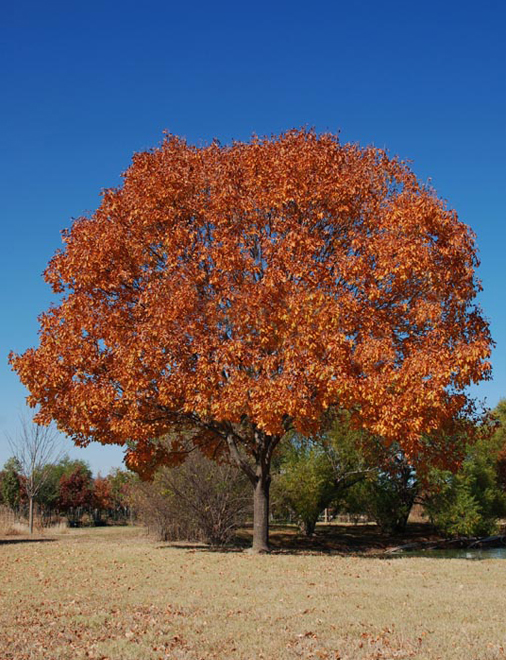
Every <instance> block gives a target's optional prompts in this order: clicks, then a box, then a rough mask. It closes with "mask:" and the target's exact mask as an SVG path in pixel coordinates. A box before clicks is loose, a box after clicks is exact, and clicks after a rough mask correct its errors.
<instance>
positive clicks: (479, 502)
mask: <svg viewBox="0 0 506 660" xmlns="http://www.w3.org/2000/svg"><path fill="white" fill-rule="evenodd" d="M425 508H426V510H427V513H428V515H429V518H430V520H431V522H432V523H433V524H434V525H435V526H436V527H437V528H438V529H439V530H440V531H442V532H443V533H444V534H447V535H448V536H488V535H489V534H493V533H494V532H495V531H497V528H498V521H499V518H500V517H501V516H504V515H505V514H506V493H505V491H504V490H503V488H502V487H501V483H500V474H499V473H498V448H497V438H496V437H492V438H489V439H484V440H482V441H480V442H478V443H477V444H476V445H474V446H472V447H470V448H468V453H467V457H466V459H465V461H464V463H463V464H462V467H461V468H460V470H459V471H458V472H457V473H451V472H448V471H443V470H434V471H433V472H432V474H431V475H430V480H429V484H428V493H427V495H426V501H425Z"/></svg>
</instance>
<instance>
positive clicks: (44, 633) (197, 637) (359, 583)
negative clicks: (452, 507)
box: [0, 528, 506, 660]
mask: <svg viewBox="0 0 506 660" xmlns="http://www.w3.org/2000/svg"><path fill="white" fill-rule="evenodd" d="M0 577H1V580H0V608H1V609H0V660H25V659H26V660H28V659H30V660H32V659H33V660H39V659H40V660H42V659H44V660H53V659H54V660H58V659H69V660H70V659H72V660H74V659H75V660H79V659H81V658H95V659H101V660H105V659H106V658H107V659H110V660H158V659H163V660H169V659H170V660H207V659H209V658H216V659H220V660H229V659H230V660H231V659H234V660H236V659H237V660H242V659H244V660H250V659H251V660H253V659H261V658H263V659H265V660H278V659H279V660H284V659H294V658H315V659H320V660H323V659H332V660H337V659H340V660H346V659H349V660H355V659H363V660H366V659H367V660H373V659H382V660H388V659H394V658H395V659H401V658H418V659H427V660H436V659H440V660H492V659H503V658H506V561H504V560H484V561H465V560H457V559H455V560H441V559H425V558H415V557H404V558H383V559H382V558H378V557H373V556H368V555H362V556H361V555H353V554H352V555H349V556H344V555H340V554H335V553H330V554H329V553H318V552H313V553H307V552H297V551H294V550H289V551H285V552H283V551H279V552H276V553H273V554H271V555H260V556H258V555H257V556H255V555H251V554H248V553H245V552H233V551H229V552H211V551H208V550H206V549H205V548H198V547H173V546H170V545H169V544H160V543H156V542H153V541H152V540H149V539H147V538H146V536H145V535H144V533H143V531H142V530H140V529H137V528H102V529H100V528H99V529H89V530H88V529H87V530H69V531H68V532H66V533H62V534H59V535H54V536H52V537H51V536H50V535H49V534H47V535H46V537H45V539H44V540H40V541H33V542H32V541H26V540H25V539H23V538H22V537H16V536H12V537H9V538H6V539H4V541H0Z"/></svg>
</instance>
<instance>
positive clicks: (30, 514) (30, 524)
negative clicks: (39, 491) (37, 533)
mask: <svg viewBox="0 0 506 660" xmlns="http://www.w3.org/2000/svg"><path fill="white" fill-rule="evenodd" d="M29 502H30V504H29V508H28V532H29V534H30V535H31V534H33V497H30V498H29Z"/></svg>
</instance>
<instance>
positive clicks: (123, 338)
mask: <svg viewBox="0 0 506 660" xmlns="http://www.w3.org/2000/svg"><path fill="white" fill-rule="evenodd" d="M476 265H477V260H476V253H475V246H474V239H473V235H472V233H471V232H470V230H469V229H468V228H467V227H466V225H464V224H462V223H461V222H459V221H458V219H457V217H456V215H455V213H454V212H453V211H451V210H449V209H448V208H447V207H446V206H445V204H444V203H443V202H441V201H440V200H439V199H438V198H437V197H436V196H435V194H434V192H433V191H431V190H428V189H426V188H424V187H423V186H422V185H420V184H419V183H418V182H417V180H416V178H415V177H414V175H413V174H412V173H411V172H410V170H409V169H408V168H407V167H406V166H405V165H404V164H403V163H401V162H399V161H398V160H395V159H390V158H388V157H387V155H386V154H385V153H384V152H383V151H381V150H377V149H373V148H366V149H362V148H359V147H358V146H356V145H341V144H340V143H339V141H338V140H337V138H336V137H334V136H332V135H317V134H315V133H313V132H308V131H290V132H288V133H286V134H283V135H281V136H279V137H273V138H266V139H257V138H255V139H253V140H252V141H251V142H250V143H234V144H233V145H232V146H225V147H222V146H220V145H218V144H217V143H213V144H212V145H210V146H208V147H203V148H198V147H193V146H190V145H188V144H187V143H186V142H184V141H183V140H180V139H178V138H176V137H173V136H169V137H167V139H166V140H165V141H164V143H163V144H162V146H161V147H160V148H158V149H155V150H153V151H150V152H146V153H141V154H137V155H136V156H135V157H134V159H133V163H132V165H131V167H130V168H129V169H128V170H127V172H126V173H125V174H124V180H123V185H122V186H121V187H120V188H118V189H113V190H107V191H105V192H104V195H103V200H102V204H101V206H100V208H99V209H98V210H97V211H96V212H95V213H94V214H93V216H92V217H90V218H81V219H79V220H77V221H76V222H75V223H74V225H73V227H72V229H71V230H70V231H68V232H66V233H65V234H64V248H63V250H62V251H61V252H59V253H57V254H56V256H55V257H54V258H53V259H52V261H51V262H50V264H49V266H48V269H47V271H46V279H47V281H48V282H49V283H50V284H51V286H52V287H53V289H54V291H55V292H58V293H61V294H63V297H62V301H61V302H60V304H59V305H57V306H56V307H54V308H52V309H50V310H49V311H48V312H47V313H46V314H44V315H42V317H41V333H40V344H39V346H38V347H37V348H35V349H29V350H28V351H26V353H24V354H23V355H21V356H18V355H11V358H10V359H11V363H12V365H13V367H14V369H15V370H16V371H17V372H18V374H19V376H20V378H21V380H22V381H23V383H24V384H25V385H26V386H27V387H28V389H29V391H30V397H29V400H30V402H31V403H32V404H38V405H39V406H40V417H41V418H42V419H45V420H49V419H50V418H54V419H56V420H57V422H58V425H59V427H60V429H61V430H63V431H65V432H66V433H68V434H69V435H71V436H72V437H73V438H74V440H75V441H76V442H78V443H86V442H88V441H89V440H90V439H93V440H98V441H100V442H103V443H119V444H124V443H125V442H126V441H127V440H129V441H133V442H134V444H135V443H137V445H136V446H137V454H136V455H135V456H134V457H133V459H132V460H133V462H134V463H137V464H139V463H142V461H146V462H148V461H149V460H152V459H153V455H152V452H151V449H150V448H149V439H150V438H153V437H159V436H161V435H162V434H165V433H174V434H175V435H174V437H175V438H177V437H178V433H180V434H186V435H188V434H189V435H190V436H191V438H192V440H193V441H194V442H196V443H197V444H200V445H201V446H202V447H205V448H207V449H208V451H209V452H212V451H214V450H215V449H216V446H215V445H216V442H217V436H216V434H215V433H214V430H215V429H216V424H217V425H219V424H222V423H226V424H232V425H236V426H237V428H239V426H240V425H241V424H242V425H243V427H244V425H245V424H246V425H247V426H248V428H250V429H254V428H257V429H260V430H261V431H262V432H264V433H265V434H267V435H270V436H280V435H282V434H283V433H284V430H285V429H286V428H287V425H289V426H291V427H294V428H296V429H298V430H300V431H302V432H305V433H310V432H312V431H314V430H315V429H316V428H318V426H319V424H320V420H321V417H322V414H323V413H324V412H325V411H326V410H327V409H328V408H329V407H331V406H339V407H341V408H344V409H348V410H353V411H354V414H355V417H356V419H357V420H358V421H359V422H360V423H361V424H362V425H363V426H365V427H366V428H368V429H369V430H370V431H372V432H373V433H377V434H379V435H382V436H384V437H385V438H387V439H397V440H400V441H401V443H402V444H403V446H404V448H405V450H406V452H407V453H408V455H409V454H412V453H413V452H414V451H417V448H418V446H419V438H420V435H421V434H422V433H425V432H428V431H430V430H432V429H435V428H439V427H441V426H444V424H445V423H446V422H447V421H448V420H449V419H454V418H455V417H456V416H457V415H458V413H459V411H461V410H462V409H463V408H464V407H465V405H466V403H467V400H466V397H465V396H464V394H463V390H464V388H465V387H466V386H467V385H468V384H469V383H471V382H476V381H478V380H480V379H482V378H486V377H487V376H488V374H489V368H490V367H489V364H488V362H487V359H488V357H489V352H490V344H491V340H490V336H489V332H488V327H487V325H486V323H485V321H484V320H483V319H482V317H481V315H480V311H479V309H477V308H476V307H475V306H474V303H473V299H474V296H475V294H476V291H477V290H478V284H477V281H476V279H475V274H474V269H475V267H476ZM196 420H198V424H196V423H195V422H196ZM213 429H214V430H213ZM175 442H176V443H177V440H175ZM213 443H214V445H213ZM246 445H247V443H246ZM143 452H144V454H143ZM150 452H151V453H150ZM134 454H135V451H134Z"/></svg>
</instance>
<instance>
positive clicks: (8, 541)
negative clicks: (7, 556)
mask: <svg viewBox="0 0 506 660" xmlns="http://www.w3.org/2000/svg"><path fill="white" fill-rule="evenodd" d="M55 541H56V539H26V538H25V539H18V538H16V539H0V545H14V544H15V543H54V542H55Z"/></svg>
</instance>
